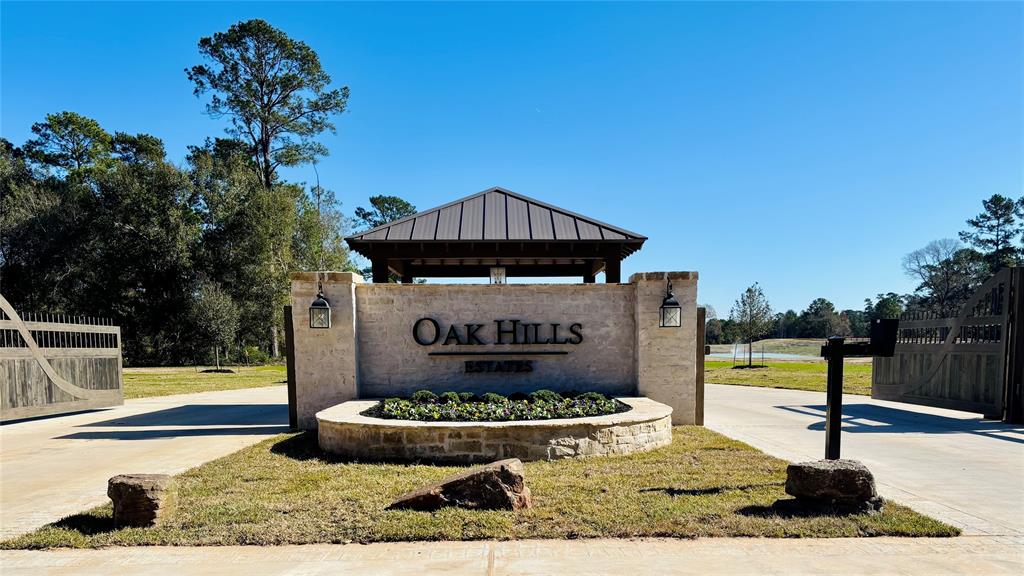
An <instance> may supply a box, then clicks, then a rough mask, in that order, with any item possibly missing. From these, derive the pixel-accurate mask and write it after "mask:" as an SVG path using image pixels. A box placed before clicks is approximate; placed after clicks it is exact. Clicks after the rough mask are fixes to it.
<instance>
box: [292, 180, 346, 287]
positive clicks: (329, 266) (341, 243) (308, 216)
mask: <svg viewBox="0 0 1024 576" xmlns="http://www.w3.org/2000/svg"><path fill="white" fill-rule="evenodd" d="M310 195H311V196H312V198H310ZM310 195H305V194H303V195H302V196H300V197H299V199H298V203H297V207H296V226H295V236H294V240H293V242H292V245H293V251H294V252H295V268H297V269H299V270H341V271H351V272H356V271H358V269H357V268H356V267H355V266H354V265H353V264H352V262H351V261H350V259H349V254H348V248H346V247H345V240H344V238H345V234H344V230H345V217H344V215H343V214H342V213H341V203H340V202H338V200H337V198H336V197H335V195H334V192H332V191H330V190H325V189H323V188H320V187H319V186H314V187H313V190H312V192H311V194H310Z"/></svg>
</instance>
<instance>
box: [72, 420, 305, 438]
mask: <svg viewBox="0 0 1024 576" xmlns="http://www.w3.org/2000/svg"><path fill="white" fill-rule="evenodd" d="M289 430H290V428H289V427H288V425H286V424H282V425H278V426H234V427H219V428H173V429H169V430H167V429H161V430H90V431H88V432H75V433H73V434H66V435H64V436H57V437H56V439H57V440H153V439H156V438H181V437H185V436H249V435H253V434H283V433H285V432H288V431H289Z"/></svg>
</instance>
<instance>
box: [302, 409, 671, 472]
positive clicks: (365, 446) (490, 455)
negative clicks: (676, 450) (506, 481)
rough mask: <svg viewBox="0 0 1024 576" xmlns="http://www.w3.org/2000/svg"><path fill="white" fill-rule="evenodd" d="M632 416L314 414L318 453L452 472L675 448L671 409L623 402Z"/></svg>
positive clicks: (355, 411)
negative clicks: (510, 418)
mask: <svg viewBox="0 0 1024 576" xmlns="http://www.w3.org/2000/svg"><path fill="white" fill-rule="evenodd" d="M620 400H621V401H622V402H624V403H626V404H627V405H629V406H630V407H631V409H630V410H629V411H627V412H620V413H618V414H610V415H607V416H596V417H590V418H572V419H557V420H530V421H515V422H418V421H411V420H387V419H382V418H373V417H369V416H363V415H362V412H364V411H366V410H368V409H369V408H371V407H373V406H374V405H375V404H376V403H377V402H376V401H352V402H345V403H344V404H339V405H338V406H334V407H332V408H328V409H327V410H323V411H321V412H320V413H318V414H317V420H318V421H319V432H318V435H319V442H320V448H322V449H323V450H324V451H326V452H329V453H332V454H336V455H338V456H341V457H344V458H351V459H355V460H365V461H414V460H419V461H425V462H436V463H451V464H470V463H477V462H490V461H493V460H498V459H502V458H519V459H520V460H524V461H532V460H558V459H561V458H575V457H584V456H605V455H612V454H631V453H634V452H645V451H647V450H653V449H655V448H659V447H661V446H667V445H668V444H670V443H671V442H672V422H671V417H672V409H671V408H670V407H668V406H665V405H664V404H660V403H658V402H655V401H653V400H650V399H648V398H620Z"/></svg>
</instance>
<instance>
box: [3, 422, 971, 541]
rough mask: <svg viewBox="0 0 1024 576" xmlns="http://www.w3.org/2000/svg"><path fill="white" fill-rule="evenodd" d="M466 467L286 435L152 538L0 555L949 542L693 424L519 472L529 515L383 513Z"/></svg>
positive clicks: (227, 462)
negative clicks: (687, 541) (152, 549)
mask: <svg viewBox="0 0 1024 576" xmlns="http://www.w3.org/2000/svg"><path fill="white" fill-rule="evenodd" d="M464 469H465V468H464V467H457V466H427V465H394V464H361V463H352V462H338V461H333V460H332V459H330V458H328V457H326V456H325V455H324V454H323V453H321V452H320V451H319V449H318V448H317V446H316V435H315V434H305V433H302V434H284V435H281V436H278V437H276V438H272V439H270V440H267V441H264V442H262V443H260V444H256V445H254V446H251V447H249V448H246V449H244V450H241V451H239V452H236V453H234V454H232V455H230V456H226V457H224V458H221V459H219V460H215V461H213V462H209V463H207V464H205V465H203V466H200V467H198V468H195V469H192V470H190V471H188V472H186V473H184V474H182V475H181V476H179V477H178V480H177V481H178V483H179V487H180V491H179V495H178V506H177V509H176V512H174V513H173V514H171V515H170V516H169V517H168V519H167V521H166V523H165V524H164V525H163V526H161V527H157V528H149V529H138V528H130V529H124V530H112V527H111V519H110V516H111V508H110V506H109V505H107V506H103V507H100V508H96V509H94V510H91V511H88V512H85V513H83V514H78V515H75V516H71V517H68V518H65V519H63V520H61V521H59V522H56V523H54V524H52V525H49V526H46V527H43V528H41V529H39V530H37V531H35V532H33V533H30V534H27V535H24V536H20V537H17V538H14V539H11V540H8V541H6V542H3V543H2V544H0V547H3V548H49V547H98V546H122V545H157V544H167V545H228V544H252V545H277V544H303V543H314V542H349V541H352V542H382V541H403V540H474V539H491V538H495V539H512V538H516V539H519V538H596V537H612V538H630V537H638V536H670V537H683V538H692V537H699V536H756V537H778V538H781V537H837V536H844V537H845V536H881V535H898V536H954V535H956V534H958V530H957V529H955V528H953V527H950V526H947V525H945V524H942V523H941V522H938V521H937V520H933V519H931V518H928V517H926V516H922V515H920V514H918V513H916V512H914V511H912V510H910V509H909V508H905V507H903V506H900V505H897V504H893V503H888V504H887V505H886V506H885V508H884V510H883V511H882V512H880V513H877V514H856V515H836V514H829V513H822V512H820V511H818V512H813V511H810V510H806V509H802V508H800V507H796V506H794V504H793V502H794V501H793V500H792V499H791V498H789V497H788V496H787V495H786V494H785V492H784V490H783V486H784V483H785V475H786V474H785V470H786V463H785V462H783V461H782V460H779V459H776V458H773V457H771V456H768V455H766V454H764V453H762V452H759V451H757V450H754V449H753V448H751V447H750V446H747V445H746V444H743V443H741V442H737V441H735V440H731V439H729V438H726V437H724V436H721V435H719V434H716V433H714V432H712V431H710V430H707V429H705V428H702V427H694V426H680V427H676V428H675V429H674V441H673V443H672V445H670V446H667V447H665V448H661V449H658V450H655V451H652V452H647V453H643V454H634V455H629V456H609V457H595V458H588V459H574V460H560V461H554V462H528V463H526V481H527V485H528V486H529V487H530V489H531V490H532V492H533V497H534V507H533V508H532V509H529V510H524V511H520V512H508V511H471V510H462V509H457V508H447V509H443V510H441V511H439V512H434V513H430V512H415V511H408V510H391V511H389V510H385V509H384V508H385V507H386V506H387V505H388V503H389V502H391V500H392V499H393V498H395V497H396V496H398V495H400V494H402V493H404V492H406V491H409V490H411V489H413V488H416V487H419V486H421V485H423V484H426V483H429V482H433V481H436V480H438V479H440V478H442V477H444V476H447V475H449V474H452V473H455V472H458V471H460V470H464Z"/></svg>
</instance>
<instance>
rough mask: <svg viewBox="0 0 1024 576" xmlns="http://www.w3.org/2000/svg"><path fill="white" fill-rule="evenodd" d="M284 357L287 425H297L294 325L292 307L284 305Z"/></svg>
mask: <svg viewBox="0 0 1024 576" xmlns="http://www.w3.org/2000/svg"><path fill="white" fill-rule="evenodd" d="M284 357H285V365H286V367H287V374H288V377H287V381H288V427H289V428H291V429H293V430H295V429H297V428H298V427H299V412H298V406H297V405H296V400H295V326H293V325H292V307H291V306H285V307H284Z"/></svg>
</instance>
